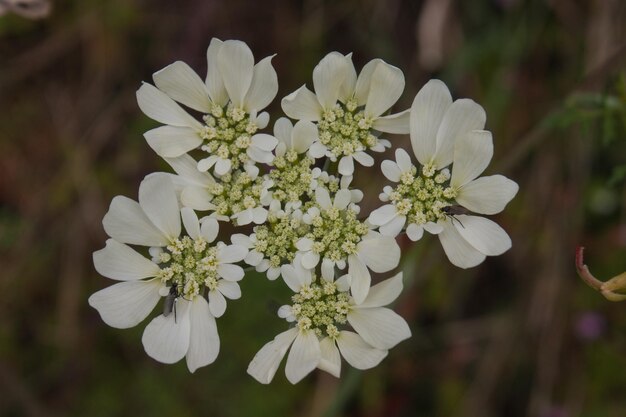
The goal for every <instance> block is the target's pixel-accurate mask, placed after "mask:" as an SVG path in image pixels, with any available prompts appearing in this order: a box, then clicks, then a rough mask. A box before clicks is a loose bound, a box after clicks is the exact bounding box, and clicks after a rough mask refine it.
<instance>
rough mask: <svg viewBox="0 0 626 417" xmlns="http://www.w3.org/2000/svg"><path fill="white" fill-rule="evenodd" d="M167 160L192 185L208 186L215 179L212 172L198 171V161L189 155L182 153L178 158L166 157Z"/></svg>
mask: <svg viewBox="0 0 626 417" xmlns="http://www.w3.org/2000/svg"><path fill="white" fill-rule="evenodd" d="M164 159H165V162H167V163H168V164H169V166H171V167H172V169H174V171H176V173H177V174H178V175H180V176H181V177H182V178H184V179H185V181H187V182H188V183H189V184H190V185H196V186H201V187H206V186H208V185H209V184H213V183H214V182H215V180H214V179H213V177H211V175H210V174H208V173H206V172H200V171H198V163H197V162H196V160H195V159H193V158H192V157H191V156H189V155H181V156H179V157H177V158H164Z"/></svg>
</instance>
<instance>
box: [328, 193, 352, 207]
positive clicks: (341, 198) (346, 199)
mask: <svg viewBox="0 0 626 417" xmlns="http://www.w3.org/2000/svg"><path fill="white" fill-rule="evenodd" d="M351 200H352V193H351V192H350V190H339V191H337V194H335V200H334V201H333V206H334V207H335V208H338V209H339V210H343V209H345V208H346V207H348V204H350V202H351Z"/></svg>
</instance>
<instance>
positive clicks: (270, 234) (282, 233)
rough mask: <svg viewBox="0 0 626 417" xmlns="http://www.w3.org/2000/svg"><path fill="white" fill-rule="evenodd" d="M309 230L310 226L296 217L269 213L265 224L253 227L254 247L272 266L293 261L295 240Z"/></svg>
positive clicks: (295, 249) (275, 266)
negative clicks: (277, 216)
mask: <svg viewBox="0 0 626 417" xmlns="http://www.w3.org/2000/svg"><path fill="white" fill-rule="evenodd" d="M309 230H310V226H309V225H308V224H306V223H304V222H303V221H301V220H298V219H297V218H293V217H291V216H282V217H280V218H276V217H274V216H272V215H270V216H269V217H268V222H267V223H266V224H265V225H262V226H257V227H255V228H254V232H255V234H256V244H255V247H254V249H255V250H256V251H257V252H259V253H262V254H263V255H264V257H265V258H266V259H268V260H269V262H270V266H271V267H272V268H278V267H280V266H281V265H286V264H289V263H291V262H292V261H293V259H294V257H295V256H296V252H297V251H298V249H297V248H296V242H297V241H298V240H300V238H302V237H303V236H305V235H306V234H307V233H308V231H309Z"/></svg>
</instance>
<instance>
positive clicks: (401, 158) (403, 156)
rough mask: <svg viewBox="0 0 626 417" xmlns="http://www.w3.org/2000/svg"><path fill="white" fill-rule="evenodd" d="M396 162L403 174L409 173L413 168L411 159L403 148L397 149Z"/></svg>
mask: <svg viewBox="0 0 626 417" xmlns="http://www.w3.org/2000/svg"><path fill="white" fill-rule="evenodd" d="M396 162H397V163H398V168H400V170H401V171H402V172H408V171H410V170H411V168H413V163H412V162H411V157H410V156H409V154H408V153H407V152H406V151H405V150H404V149H402V148H398V149H396Z"/></svg>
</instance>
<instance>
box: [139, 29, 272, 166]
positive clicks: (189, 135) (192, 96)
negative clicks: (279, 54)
mask: <svg viewBox="0 0 626 417" xmlns="http://www.w3.org/2000/svg"><path fill="white" fill-rule="evenodd" d="M271 60H272V57H267V58H265V59H263V60H261V61H260V62H259V63H257V64H256V65H255V64H254V57H253V56H252V52H251V51H250V48H248V46H247V45H246V44H245V43H243V42H241V41H234V40H229V41H225V42H222V41H220V40H219V39H215V38H214V39H212V40H211V43H210V45H209V48H208V50H207V63H208V69H207V76H206V79H205V81H202V80H201V79H200V77H199V76H198V75H197V74H196V73H195V72H194V71H193V70H192V69H191V68H190V67H189V66H188V65H187V64H185V63H184V62H181V61H177V62H175V63H173V64H171V65H168V66H167V67H165V68H163V69H162V70H161V71H158V72H156V73H155V74H154V75H153V80H154V83H155V85H156V87H154V86H152V85H150V84H143V85H142V86H141V87H140V88H139V90H138V91H137V102H138V103H139V107H140V108H141V110H142V111H143V112H144V113H145V114H146V115H147V116H148V117H150V118H151V119H154V120H156V121H158V122H160V123H163V124H164V125H165V126H161V127H158V128H156V129H153V130H150V131H148V132H146V133H145V135H144V136H145V138H146V140H147V141H148V144H149V145H150V147H151V148H152V149H154V150H155V152H156V153H157V154H159V155H160V156H162V157H167V158H175V157H178V156H180V155H182V154H184V153H186V152H189V151H191V150H193V149H196V148H198V147H202V149H203V150H204V151H206V152H207V153H208V154H209V156H208V157H207V158H205V159H202V160H200V161H199V163H198V169H199V170H201V171H207V170H208V169H211V168H213V170H214V172H215V174H216V175H218V176H220V175H224V174H227V173H229V172H230V171H231V170H232V169H238V168H239V167H240V166H241V165H242V164H243V165H246V164H250V163H253V162H260V163H268V162H270V161H271V160H272V158H273V155H272V150H273V149H274V147H275V146H276V144H277V140H276V138H274V137H272V136H270V135H265V134H256V132H257V130H258V129H263V128H264V127H266V126H267V124H268V122H269V115H268V114H267V113H261V114H259V112H260V111H261V110H262V109H263V108H265V107H266V106H267V105H268V104H269V103H270V102H271V101H272V100H273V99H274V97H275V96H276V92H277V91H278V80H277V77H276V71H275V70H274V68H273V67H272V64H271ZM176 102H179V103H181V104H183V105H185V106H187V107H189V108H191V109H193V110H196V111H199V112H201V113H203V114H204V116H203V120H202V122H200V121H198V120H196V119H195V118H194V117H192V116H191V115H189V113H187V112H186V111H185V110H183V108H182V107H180V106H179V105H178V104H177V103H176Z"/></svg>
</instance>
